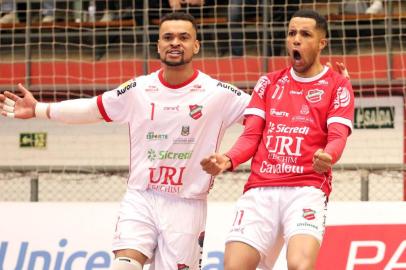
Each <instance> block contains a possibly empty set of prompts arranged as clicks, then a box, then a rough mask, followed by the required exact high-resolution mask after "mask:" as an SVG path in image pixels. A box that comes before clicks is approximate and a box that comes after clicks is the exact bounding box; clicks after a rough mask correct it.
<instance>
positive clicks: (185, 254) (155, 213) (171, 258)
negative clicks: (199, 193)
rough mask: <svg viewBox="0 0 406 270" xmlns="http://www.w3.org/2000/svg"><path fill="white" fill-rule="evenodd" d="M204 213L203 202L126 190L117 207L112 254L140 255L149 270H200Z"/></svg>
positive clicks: (152, 192) (204, 223)
mask: <svg viewBox="0 0 406 270" xmlns="http://www.w3.org/2000/svg"><path fill="white" fill-rule="evenodd" d="M206 214H207V202H206V201H205V200H191V199H182V198H177V197H172V196H168V195H165V194H161V193H156V192H154V191H151V190H146V191H141V190H129V191H127V193H126V194H125V196H124V199H123V201H122V203H121V206H120V210H119V217H118V221H117V226H116V232H115V236H114V241H113V251H115V250H120V249H134V250H137V251H139V252H141V253H143V254H144V255H145V256H147V257H148V258H149V260H148V262H150V263H151V266H150V270H154V269H157V270H162V269H165V270H172V269H173V270H178V269H190V270H192V269H193V270H195V269H196V270H197V269H201V257H202V250H203V240H204V229H205V226H206ZM187 267H189V268H187Z"/></svg>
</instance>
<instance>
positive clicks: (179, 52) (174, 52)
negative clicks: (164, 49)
mask: <svg viewBox="0 0 406 270" xmlns="http://www.w3.org/2000/svg"><path fill="white" fill-rule="evenodd" d="M168 54H171V55H182V52H181V51H179V50H170V51H168Z"/></svg>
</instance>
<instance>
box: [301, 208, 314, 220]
mask: <svg viewBox="0 0 406 270" xmlns="http://www.w3.org/2000/svg"><path fill="white" fill-rule="evenodd" d="M303 218H304V219H307V220H313V219H315V218H316V211H314V210H313V209H310V208H303Z"/></svg>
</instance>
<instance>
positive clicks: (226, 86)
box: [199, 72, 246, 96]
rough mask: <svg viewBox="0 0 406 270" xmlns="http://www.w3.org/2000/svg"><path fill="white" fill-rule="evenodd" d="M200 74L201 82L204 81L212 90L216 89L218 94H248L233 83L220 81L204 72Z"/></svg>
mask: <svg viewBox="0 0 406 270" xmlns="http://www.w3.org/2000/svg"><path fill="white" fill-rule="evenodd" d="M199 76H200V78H201V82H202V83H204V86H205V87H206V88H210V89H211V90H212V91H215V93H216V94H217V93H224V94H226V95H228V94H230V95H236V96H243V95H246V93H245V92H244V91H242V90H241V89H239V88H238V87H236V86H235V85H233V84H231V83H228V82H223V81H220V80H218V79H215V78H213V77H211V76H210V75H208V74H206V73H203V72H200V74H199Z"/></svg>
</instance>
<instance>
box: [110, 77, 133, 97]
mask: <svg viewBox="0 0 406 270" xmlns="http://www.w3.org/2000/svg"><path fill="white" fill-rule="evenodd" d="M136 86H137V81H136V78H132V79H130V80H128V81H126V82H124V83H122V84H120V85H119V86H118V87H117V88H116V89H115V91H116V92H117V96H121V95H124V94H125V93H127V92H130V90H131V89H133V88H135V87H136Z"/></svg>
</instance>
